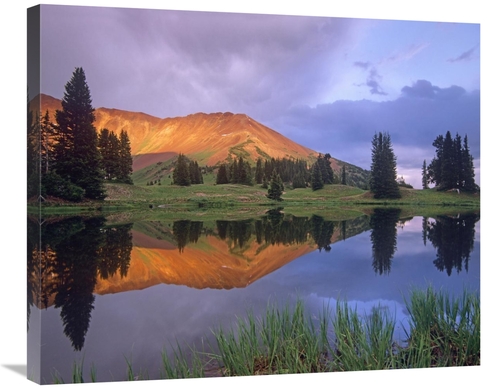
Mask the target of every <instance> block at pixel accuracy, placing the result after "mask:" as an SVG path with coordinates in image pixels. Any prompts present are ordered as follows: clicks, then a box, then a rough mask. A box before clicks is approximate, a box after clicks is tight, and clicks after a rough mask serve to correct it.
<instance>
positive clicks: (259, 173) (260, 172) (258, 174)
mask: <svg viewBox="0 0 500 389" xmlns="http://www.w3.org/2000/svg"><path fill="white" fill-rule="evenodd" d="M263 178H264V168H263V167H262V159H261V158H258V159H257V163H256V165H255V182H256V183H257V184H259V185H260V184H262V179H263Z"/></svg>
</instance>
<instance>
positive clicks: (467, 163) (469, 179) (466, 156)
mask: <svg viewBox="0 0 500 389" xmlns="http://www.w3.org/2000/svg"><path fill="white" fill-rule="evenodd" d="M462 163H463V169H464V173H463V182H462V188H463V189H464V190H466V191H469V192H473V191H475V190H476V183H475V181H474V176H475V173H474V159H473V158H472V155H470V151H469V142H468V140H467V135H465V137H464V147H463V150H462Z"/></svg>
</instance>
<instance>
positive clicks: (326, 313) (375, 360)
mask: <svg viewBox="0 0 500 389" xmlns="http://www.w3.org/2000/svg"><path fill="white" fill-rule="evenodd" d="M479 302H480V301H479V295H478V294H476V293H472V292H470V291H468V290H464V292H463V294H462V295H461V296H458V297H450V296H449V295H448V294H446V293H445V292H443V291H437V292H436V291H435V290H433V289H432V287H428V288H427V289H426V290H417V289H414V290H411V291H410V297H409V299H405V304H406V308H407V310H408V312H409V315H408V327H407V328H405V331H406V335H407V339H406V342H405V345H401V344H396V343H394V341H393V334H394V328H395V319H394V318H393V317H391V316H390V315H389V313H388V311H387V310H386V309H384V308H383V307H376V308H374V309H373V310H372V312H371V313H370V314H369V315H359V314H358V313H357V312H356V310H355V309H353V308H350V307H349V306H348V303H347V302H342V301H340V302H338V303H337V305H336V309H335V311H334V312H333V313H332V312H330V310H329V308H325V309H324V310H323V312H321V314H320V315H319V317H318V319H316V320H313V317H312V316H310V315H307V314H306V313H305V309H304V303H303V302H302V301H301V300H300V299H298V300H297V301H296V303H295V304H294V306H290V305H286V306H285V307H283V308H278V307H277V306H276V305H270V306H268V308H267V310H266V312H265V314H264V315H263V316H262V317H256V316H255V315H254V314H253V313H251V312H249V313H248V314H247V317H246V318H244V319H243V318H239V319H238V321H237V323H236V325H235V327H233V328H232V329H231V330H230V331H226V330H224V329H223V328H222V327H220V328H219V329H216V330H213V331H212V332H213V335H214V336H215V342H216V347H212V352H211V353H206V352H204V351H199V350H198V351H197V350H192V349H191V350H190V351H191V353H190V358H187V355H186V354H185V352H183V349H182V347H181V346H180V345H179V344H177V346H176V348H174V349H173V358H172V359H169V358H168V355H167V352H166V351H165V350H164V351H163V352H162V361H163V364H162V371H161V372H160V378H174V379H175V378H194V377H205V376H206V368H207V367H208V368H209V369H211V370H213V369H212V366H213V361H216V362H217V367H216V369H215V370H216V374H210V375H216V376H245V375H260V374H287V373H288V374H292V373H314V372H327V371H328V372H334V371H359V370H383V369H406V368H428V367H445V366H473V365H479V364H480V360H481V358H480V304H479ZM127 365H128V380H133V379H148V377H147V376H144V374H140V375H139V376H137V375H134V374H133V372H132V366H131V363H130V362H129V361H128V360H127ZM212 373H213V371H212ZM72 378H73V382H83V361H82V363H80V364H76V363H74V365H73V377H72ZM95 378H96V377H95V367H94V366H93V365H92V370H91V380H92V381H93V382H95V380H96V379H95ZM53 380H54V383H64V381H62V379H61V377H60V376H59V375H58V374H56V375H54V376H53Z"/></svg>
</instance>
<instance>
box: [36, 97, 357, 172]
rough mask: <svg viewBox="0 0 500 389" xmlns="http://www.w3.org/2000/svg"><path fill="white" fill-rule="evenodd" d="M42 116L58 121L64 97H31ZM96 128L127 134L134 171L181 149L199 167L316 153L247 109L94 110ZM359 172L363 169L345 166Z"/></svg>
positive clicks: (335, 165) (311, 157)
mask: <svg viewBox="0 0 500 389" xmlns="http://www.w3.org/2000/svg"><path fill="white" fill-rule="evenodd" d="M32 102H33V104H35V107H37V108H38V107H39V109H40V113H41V115H44V114H45V112H46V111H48V112H49V116H50V120H51V121H55V111H56V110H57V109H61V100H59V99H56V98H54V97H52V96H49V95H46V94H40V95H38V96H36V97H35V98H34V99H33V100H32ZM94 113H95V122H94V126H95V127H96V129H97V130H98V131H101V130H102V129H104V128H107V129H108V130H110V131H114V132H115V133H119V132H120V131H122V130H124V131H126V132H127V133H128V136H129V139H130V145H131V151H132V155H133V160H134V164H133V170H134V171H138V170H140V169H142V168H145V167H147V166H150V165H153V164H156V163H159V162H164V161H166V160H168V159H171V158H172V157H174V156H176V155H178V154H179V153H182V154H184V155H186V156H188V157H189V158H191V159H194V160H196V161H197V162H198V164H199V165H200V166H202V165H207V166H216V165H218V164H220V163H223V162H225V161H229V160H231V159H232V158H236V157H240V156H241V157H243V158H244V159H246V160H250V161H252V163H253V162H255V161H256V160H257V158H259V157H261V158H263V159H270V158H271V157H273V158H289V159H292V158H293V159H302V160H305V161H307V162H308V163H310V164H312V163H313V162H314V161H315V160H316V158H317V156H318V154H319V153H318V152H316V151H314V150H312V149H310V148H308V147H306V146H303V145H300V144H299V143H297V142H295V141H293V140H291V139H289V138H287V137H285V136H284V135H282V134H280V133H279V132H278V131H276V130H274V129H272V128H269V127H267V126H265V125H263V124H261V123H259V122H257V121H256V120H254V119H252V118H251V117H249V116H248V115H246V114H244V113H236V114H235V113H231V112H216V113H204V112H198V113H193V114H189V115H187V116H178V117H173V118H158V117H155V116H152V115H149V114H146V113H143V112H132V111H125V110H121V109H117V108H105V107H99V108H95V112H94ZM330 162H331V164H332V168H333V169H334V170H336V171H337V172H339V171H340V169H341V167H342V165H344V164H345V163H344V162H342V161H340V160H338V159H336V158H335V157H333V156H332V158H331V160H330ZM346 165H348V166H351V167H354V168H356V169H357V170H360V171H363V170H364V169H362V168H359V167H357V166H354V165H350V164H346Z"/></svg>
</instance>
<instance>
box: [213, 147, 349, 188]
mask: <svg viewBox="0 0 500 389" xmlns="http://www.w3.org/2000/svg"><path fill="white" fill-rule="evenodd" d="M331 158H332V157H331V155H330V154H325V155H321V154H319V156H318V159H317V160H316V162H315V163H314V164H313V165H312V166H311V167H310V168H309V167H308V166H307V162H306V161H304V160H300V159H289V158H270V159H266V160H263V159H262V158H260V157H259V158H258V159H257V162H256V165H255V168H254V169H252V168H251V166H250V164H249V163H248V162H247V161H244V160H243V158H242V157H239V158H238V159H234V160H233V162H232V163H231V164H230V165H229V166H228V165H227V164H225V163H223V164H221V165H220V166H219V169H218V172H217V177H216V184H229V183H231V184H244V185H253V184H258V185H262V187H263V188H265V189H270V186H271V183H272V182H273V181H274V186H276V184H277V183H278V181H279V185H280V186H283V183H289V184H290V185H291V186H292V187H293V188H294V189H295V188H306V187H312V188H313V190H317V189H320V188H322V187H323V186H324V185H325V184H337V183H340V182H341V180H340V179H339V177H338V176H337V175H336V174H335V173H334V171H333V169H332V167H331V164H330V159H331ZM278 177H279V180H278ZM342 182H343V183H344V184H345V183H346V172H345V167H344V169H343V173H342Z"/></svg>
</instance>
